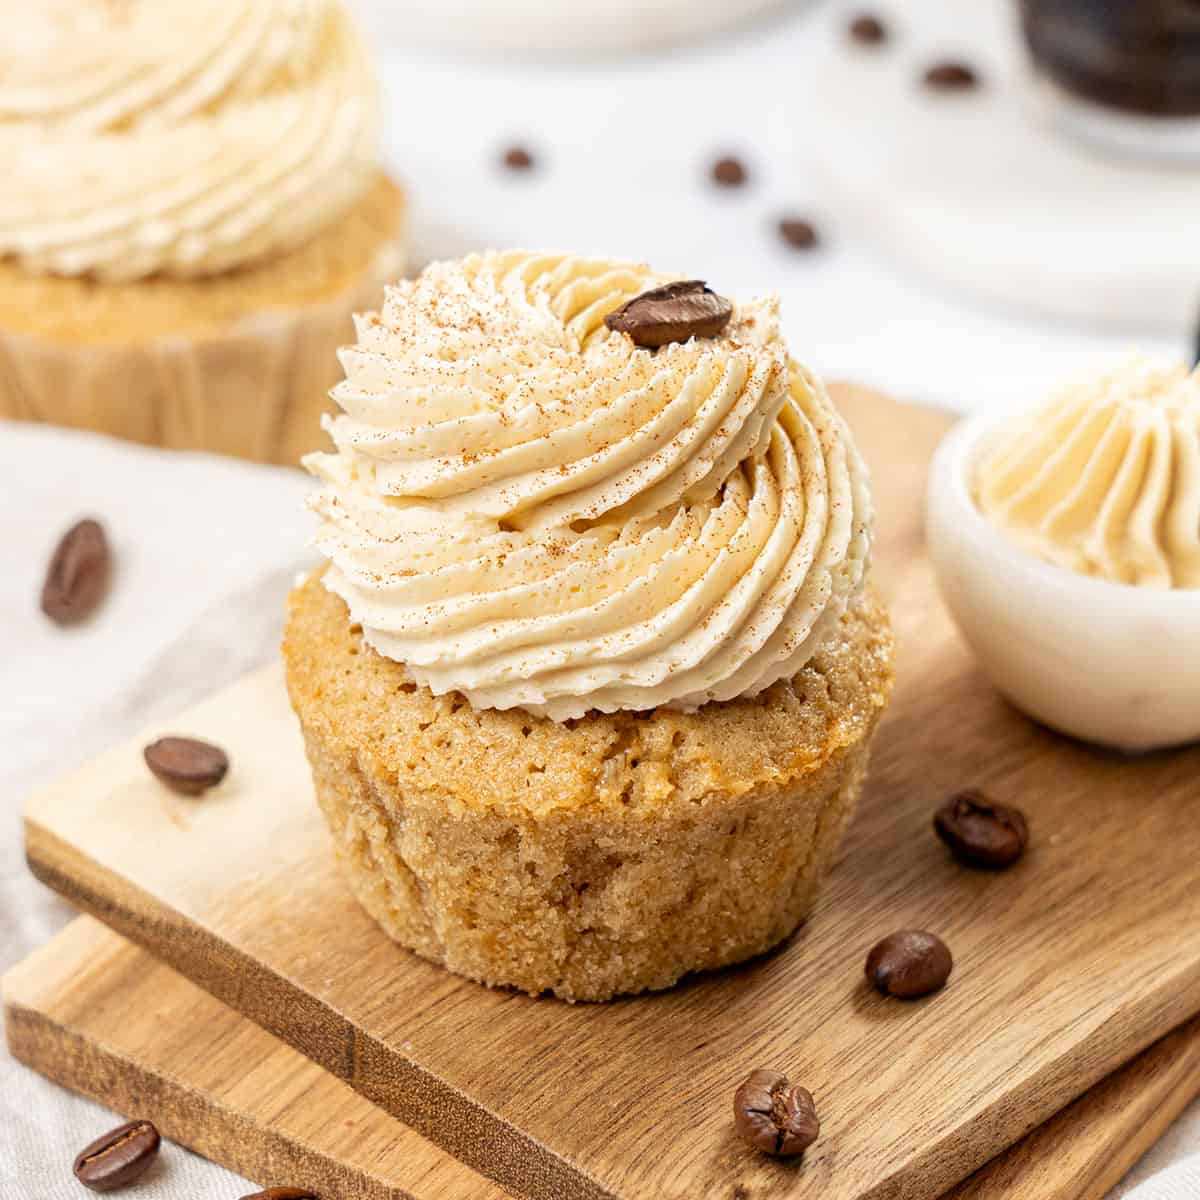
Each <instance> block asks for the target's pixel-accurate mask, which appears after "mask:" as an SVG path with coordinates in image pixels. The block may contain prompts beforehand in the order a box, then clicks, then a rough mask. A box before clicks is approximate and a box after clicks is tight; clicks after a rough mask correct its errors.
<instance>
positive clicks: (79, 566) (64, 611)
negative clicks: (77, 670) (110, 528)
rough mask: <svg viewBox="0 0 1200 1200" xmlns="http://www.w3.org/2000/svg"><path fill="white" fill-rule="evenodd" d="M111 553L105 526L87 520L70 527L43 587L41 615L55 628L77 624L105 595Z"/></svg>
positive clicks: (53, 557) (53, 559)
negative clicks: (52, 623) (43, 614)
mask: <svg viewBox="0 0 1200 1200" xmlns="http://www.w3.org/2000/svg"><path fill="white" fill-rule="evenodd" d="M111 575H112V552H111V551H110V550H109V548H108V537H107V536H106V535H105V532H104V526H103V525H101V524H100V522H99V521H94V520H92V519H91V518H90V517H89V518H88V519H86V520H83V521H80V522H78V523H77V524H75V525H72V526H71V528H70V529H68V530H67V532H66V533H65V534H63V536H62V540H61V541H60V542H59V543H58V546H57V547H56V548H55V550H54V554H53V556H52V557H51V559H50V566H49V567H48V568H47V571H46V582H45V583H44V584H43V585H42V612H44V613H45V614H46V616H48V617H49V618H50V620H52V621H53V622H54V623H55V624H56V625H76V624H78V623H79V622H80V621H84V620H86V619H87V618H88V617H90V616H91V615H92V613H94V612H95V611H96V609H97V608H99V607H100V604H101V602H102V601H103V600H104V597H105V596H106V595H107V594H108V584H109V579H110V578H111Z"/></svg>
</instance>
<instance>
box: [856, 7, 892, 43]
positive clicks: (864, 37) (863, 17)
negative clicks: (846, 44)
mask: <svg viewBox="0 0 1200 1200" xmlns="http://www.w3.org/2000/svg"><path fill="white" fill-rule="evenodd" d="M847 31H848V32H849V34H850V38H851V40H852V41H855V42H857V43H858V44H859V45H860V46H882V45H883V43H884V42H886V41H887V40H888V30H887V26H886V25H885V24H884V23H883V22H882V21H881V20H880V19H879V18H878V17H877V16H875V14H874V13H860V14H859V15H858V16H857V17H855V18H854V20H852V21H851V22H850V24H849V26H848V27H847Z"/></svg>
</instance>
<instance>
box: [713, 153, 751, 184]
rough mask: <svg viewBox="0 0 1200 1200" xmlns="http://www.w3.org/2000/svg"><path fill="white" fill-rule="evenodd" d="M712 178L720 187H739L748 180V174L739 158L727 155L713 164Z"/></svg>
mask: <svg viewBox="0 0 1200 1200" xmlns="http://www.w3.org/2000/svg"><path fill="white" fill-rule="evenodd" d="M712 178H713V182H714V183H719V184H720V185H721V186H722V187H741V186H742V184H744V183H745V182H746V180H747V179H749V178H750V172H749V171H747V170H746V164H745V163H743V162H742V160H741V159H740V158H734V157H733V156H732V155H727V156H726V157H725V158H718V159H717V161H716V162H715V163H713V165H712Z"/></svg>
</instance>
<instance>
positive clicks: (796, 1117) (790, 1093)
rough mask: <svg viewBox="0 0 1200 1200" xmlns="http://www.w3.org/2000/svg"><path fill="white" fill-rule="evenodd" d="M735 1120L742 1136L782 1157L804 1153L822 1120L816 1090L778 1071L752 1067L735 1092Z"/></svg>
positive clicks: (743, 1138)
mask: <svg viewBox="0 0 1200 1200" xmlns="http://www.w3.org/2000/svg"><path fill="white" fill-rule="evenodd" d="M733 1122H734V1125H735V1126H736V1127H737V1131H738V1134H739V1135H740V1136H741V1138H742V1140H743V1141H744V1142H746V1143H747V1144H749V1145H751V1146H753V1147H754V1149H755V1150H761V1151H762V1152H763V1153H764V1154H774V1155H777V1156H778V1157H780V1158H790V1157H792V1156H794V1155H797V1154H803V1153H804V1151H805V1150H807V1149H808V1148H809V1146H811V1145H812V1144H813V1142H815V1141H816V1140H817V1135H818V1134H819V1133H820V1132H821V1122H820V1121H819V1120H818V1119H817V1109H816V1106H815V1105H814V1104H813V1098H812V1094H811V1093H810V1092H809V1091H808V1090H807V1089H805V1088H802V1087H795V1086H793V1085H792V1084H791V1083H789V1082H788V1080H787V1077H786V1076H784V1075H781V1074H780V1073H779V1072H778V1071H752V1072H751V1073H750V1076H749V1078H748V1079H747V1080H746V1082H745V1083H743V1084H742V1086H741V1087H740V1088H738V1090H737V1091H736V1092H735V1093H734V1096H733Z"/></svg>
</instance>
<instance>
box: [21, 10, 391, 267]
mask: <svg viewBox="0 0 1200 1200" xmlns="http://www.w3.org/2000/svg"><path fill="white" fill-rule="evenodd" d="M378 125H379V102H378V97H377V94H376V85H375V81H374V77H373V74H372V71H371V67H370V63H369V61H368V59H367V55H366V52H365V48H364V46H363V44H362V43H361V41H360V40H359V38H358V36H357V34H356V32H355V30H354V29H353V27H352V25H351V23H350V19H349V17H348V16H347V14H346V13H345V11H344V10H343V9H342V7H341V6H340V4H338V3H336V2H334V0H212V2H210V3H206V4H165V3H162V0H42V2H40V3H32V4H25V5H14V6H10V11H8V12H6V14H5V31H4V45H3V47H0V151H3V156H4V162H5V167H6V172H5V175H6V181H5V186H4V188H3V190H2V191H0V257H13V258H14V259H16V260H17V261H18V262H20V263H21V264H22V266H23V267H25V268H26V269H28V270H31V271H35V272H39V273H46V274H58V275H88V276H92V277H95V278H97V279H101V280H126V279H139V278H142V277H145V276H148V275H154V274H161V275H167V276H174V277H184V278H189V277H196V276H203V275H210V274H214V273H217V272H222V271H227V270H231V269H233V268H236V267H238V266H242V265H244V264H247V263H250V262H254V261H258V260H261V259H263V258H265V257H267V256H270V255H273V254H277V253H281V252H284V251H286V250H288V249H292V248H294V247H295V246H298V245H300V244H301V243H303V242H304V241H306V240H307V239H308V238H310V237H312V236H313V235H314V234H315V233H317V232H318V231H319V230H321V229H323V228H325V227H326V226H327V225H328V224H330V223H331V222H332V221H334V220H336V219H337V217H338V216H339V215H340V214H341V213H343V212H345V211H346V210H347V209H349V208H350V207H351V205H353V204H354V203H355V201H357V200H358V199H359V198H360V197H361V196H362V195H364V194H365V192H366V191H367V189H368V188H369V187H370V186H371V184H372V183H373V182H374V179H375V172H376V169H377V166H376V163H377V158H376V156H377V142H378Z"/></svg>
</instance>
